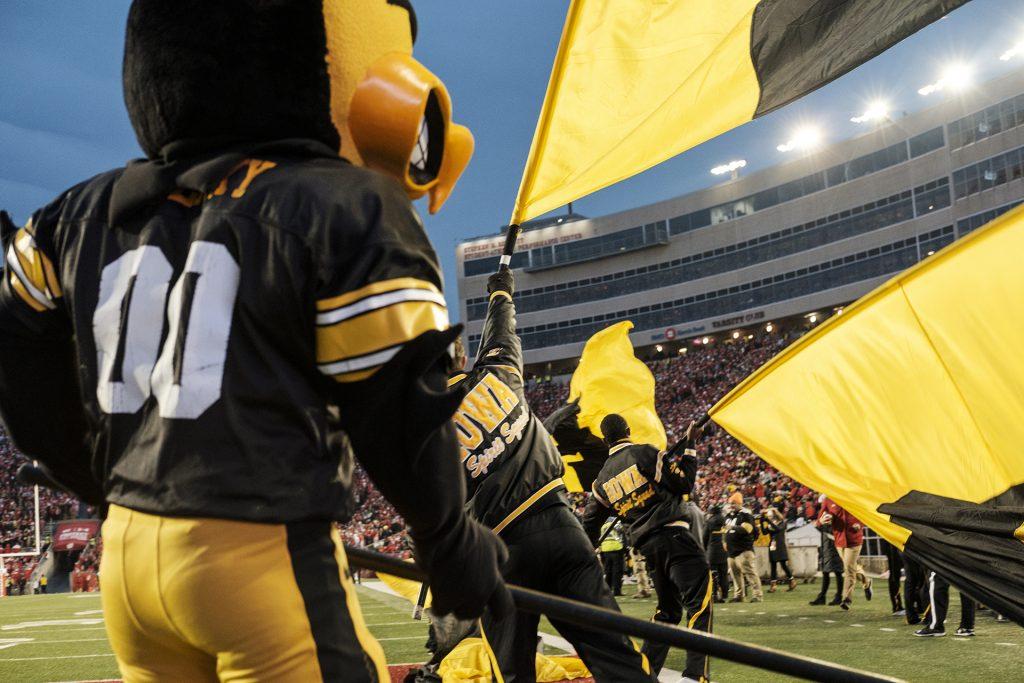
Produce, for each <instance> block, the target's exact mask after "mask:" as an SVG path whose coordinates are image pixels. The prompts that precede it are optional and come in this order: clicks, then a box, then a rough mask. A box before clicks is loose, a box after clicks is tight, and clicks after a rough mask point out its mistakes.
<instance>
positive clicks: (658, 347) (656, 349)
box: [654, 344, 661, 353]
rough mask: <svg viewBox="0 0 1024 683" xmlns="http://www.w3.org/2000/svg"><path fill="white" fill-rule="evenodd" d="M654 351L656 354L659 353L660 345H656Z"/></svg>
mask: <svg viewBox="0 0 1024 683" xmlns="http://www.w3.org/2000/svg"><path fill="white" fill-rule="evenodd" d="M654 350H655V351H657V352H658V353H661V344H658V345H657V346H655V347H654Z"/></svg>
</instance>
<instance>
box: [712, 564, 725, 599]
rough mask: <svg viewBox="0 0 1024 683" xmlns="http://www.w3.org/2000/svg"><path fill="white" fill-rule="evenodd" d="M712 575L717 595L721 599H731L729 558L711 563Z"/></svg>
mask: <svg viewBox="0 0 1024 683" xmlns="http://www.w3.org/2000/svg"><path fill="white" fill-rule="evenodd" d="M711 576H712V578H713V579H714V582H715V593H714V594H715V595H716V596H717V598H718V599H719V600H722V601H725V600H728V599H729V559H728V558H725V559H723V560H722V561H721V562H714V563H711Z"/></svg>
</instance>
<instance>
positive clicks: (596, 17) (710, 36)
mask: <svg viewBox="0 0 1024 683" xmlns="http://www.w3.org/2000/svg"><path fill="white" fill-rule="evenodd" d="M966 2H968V0H845V1H842V2H840V1H839V0H830V1H828V2H823V1H822V0H686V1H685V2H682V1H677V2H669V1H667V0H573V1H572V4H571V5H570V7H569V12H568V16H567V18H566V22H565V27H564V29H563V31H562V39H561V42H560V44H559V47H558V53H557V55H556V57H555V63H554V66H553V67H552V70H551V78H550V81H549V83H548V90H547V96H546V97H545V100H544V104H543V107H542V109H541V114H540V119H539V121H538V124H537V130H536V133H535V135H534V139H533V144H532V146H531V148H530V155H529V157H528V159H527V163H526V170H525V172H524V174H523V180H522V184H521V185H520V188H519V196H518V198H517V199H516V206H515V210H514V211H513V215H512V223H515V224H518V223H522V222H524V221H526V220H529V219H530V218H534V217H536V216H539V215H541V214H543V213H545V212H547V211H550V210H551V209H554V208H556V207H558V206H561V205H564V204H567V203H568V202H570V201H573V200H574V199H578V198H579V197H582V196H583V195H586V194H588V193H590V192H594V191H595V190H599V189H601V188H602V187H606V186H608V185H611V184H613V183H615V182H618V181H620V180H623V179H625V178H628V177H630V176H633V175H635V174H637V173H640V172H641V171H643V170H645V169H647V168H650V167H651V166H654V165H655V164H657V163H659V162H661V161H664V160H665V159H668V158H670V157H673V156H675V155H677V154H680V153H681V152H684V151H686V150H687V149H690V148H691V147H694V146H696V145H699V144H700V143H702V142H704V141H706V140H709V139H711V138H713V137H715V136H716V135H720V134H721V133H724V132H725V131H727V130H729V129H731V128H735V127H736V126H739V125H741V124H743V123H746V122H747V121H750V120H751V119H754V118H757V117H759V116H762V115H764V114H767V113H768V112H770V111H772V110H774V109H777V108H779V107H781V106H783V105H785V104H787V103H789V102H792V101H793V100H795V99H797V98H799V97H801V96H802V95H805V94H807V93H808V92H811V91H812V90H815V89H816V88H819V87H821V86H822V85H825V84H826V83H828V82H829V81H832V80H833V79H835V78H838V77H839V76H841V75H843V74H844V73H846V72H847V71H850V70H851V69H853V68H855V67H856V66H858V65H860V64H862V63H863V62H865V61H867V60H869V59H871V58H872V57H874V56H875V55H878V54H879V53H881V52H883V51H884V50H886V49H888V48H889V47H891V46H892V45H894V44H896V43H898V42H899V41H901V40H903V39H904V38H906V37H907V36H909V35H911V34H912V33H914V32H915V31H917V30H919V29H921V28H923V27H924V26H926V25H928V24H929V23H931V22H933V21H935V20H937V19H939V18H941V17H942V16H944V15H945V14H946V13H948V12H950V11H951V10H954V9H956V8H957V7H959V6H961V5H963V4H966Z"/></svg>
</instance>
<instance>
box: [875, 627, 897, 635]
mask: <svg viewBox="0 0 1024 683" xmlns="http://www.w3.org/2000/svg"><path fill="white" fill-rule="evenodd" d="M878 630H879V631H885V632H886V633H895V632H896V629H894V628H888V627H885V626H883V627H882V628H880V629H878Z"/></svg>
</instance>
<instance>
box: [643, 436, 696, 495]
mask: <svg viewBox="0 0 1024 683" xmlns="http://www.w3.org/2000/svg"><path fill="white" fill-rule="evenodd" d="M649 453H650V455H646V456H645V459H651V460H653V470H654V481H656V482H658V483H659V484H661V485H662V486H664V487H665V488H666V489H668V490H669V491H671V492H672V493H674V494H675V495H678V496H684V495H687V494H689V493H691V492H692V491H693V487H694V484H695V483H696V482H697V452H696V451H694V450H693V449H692V448H687V449H686V450H684V451H683V452H682V453H671V452H666V451H660V452H659V451H658V450H657V449H656V448H654V447H653V446H651V447H650V450H649Z"/></svg>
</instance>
